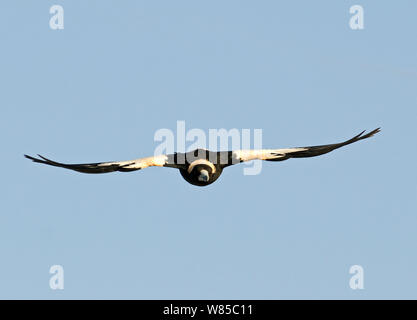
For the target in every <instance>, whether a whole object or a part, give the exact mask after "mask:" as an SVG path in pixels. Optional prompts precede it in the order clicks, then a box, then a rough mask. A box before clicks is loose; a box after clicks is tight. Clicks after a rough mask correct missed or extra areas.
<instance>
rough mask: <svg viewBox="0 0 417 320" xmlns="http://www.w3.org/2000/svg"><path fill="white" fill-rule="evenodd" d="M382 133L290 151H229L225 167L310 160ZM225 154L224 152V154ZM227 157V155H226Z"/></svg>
mask: <svg viewBox="0 0 417 320" xmlns="http://www.w3.org/2000/svg"><path fill="white" fill-rule="evenodd" d="M379 131H380V128H377V129H375V130H372V131H371V132H369V133H367V134H364V133H365V131H362V132H361V133H360V134H358V135H356V136H354V137H353V138H352V139H349V140H346V141H344V142H340V143H334V144H326V145H321V146H310V147H298V148H289V149H261V150H236V151H228V152H227V157H228V163H227V164H226V165H225V166H228V165H232V164H236V163H239V162H244V161H251V160H266V161H283V160H287V159H289V158H308V157H316V156H320V155H322V154H325V153H328V152H330V151H333V150H335V149H338V148H341V147H343V146H346V145H348V144H351V143H354V142H357V141H359V140H363V139H367V138H370V137H372V136H373V135H375V134H376V133H378V132H379ZM223 153H224V152H223ZM224 156H226V153H224Z"/></svg>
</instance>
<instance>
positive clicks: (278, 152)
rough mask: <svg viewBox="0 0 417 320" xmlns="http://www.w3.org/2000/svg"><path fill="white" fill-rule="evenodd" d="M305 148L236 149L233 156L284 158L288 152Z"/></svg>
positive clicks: (261, 158) (240, 157)
mask: <svg viewBox="0 0 417 320" xmlns="http://www.w3.org/2000/svg"><path fill="white" fill-rule="evenodd" d="M304 150H306V148H290V149H260V150H236V151H233V157H234V158H236V159H239V160H240V161H251V160H273V159H279V158H283V157H285V156H286V155H287V154H288V153H292V152H297V151H304Z"/></svg>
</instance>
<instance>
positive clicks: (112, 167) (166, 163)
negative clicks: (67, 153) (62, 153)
mask: <svg viewBox="0 0 417 320" xmlns="http://www.w3.org/2000/svg"><path fill="white" fill-rule="evenodd" d="M38 156H39V158H34V157H31V156H28V155H26V154H25V157H26V158H27V159H30V160H32V161H34V162H37V163H43V164H47V165H50V166H55V167H61V168H65V169H70V170H75V171H78V172H83V173H107V172H113V171H121V172H129V171H135V170H141V169H144V168H147V167H152V166H157V167H174V168H178V167H180V166H177V165H176V164H175V163H174V155H159V156H154V157H148V158H140V159H136V160H128V161H113V162H97V163H80V164H66V163H60V162H55V161H52V160H49V159H47V158H45V157H43V156H41V155H38Z"/></svg>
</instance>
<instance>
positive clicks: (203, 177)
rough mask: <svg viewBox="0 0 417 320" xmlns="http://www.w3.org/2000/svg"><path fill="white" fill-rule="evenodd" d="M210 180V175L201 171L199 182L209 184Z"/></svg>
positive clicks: (205, 171)
mask: <svg viewBox="0 0 417 320" xmlns="http://www.w3.org/2000/svg"><path fill="white" fill-rule="evenodd" d="M208 180H209V173H208V171H207V170H201V171H200V175H199V176H198V181H202V182H207V181H208Z"/></svg>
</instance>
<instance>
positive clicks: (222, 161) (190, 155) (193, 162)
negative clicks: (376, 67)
mask: <svg viewBox="0 0 417 320" xmlns="http://www.w3.org/2000/svg"><path fill="white" fill-rule="evenodd" d="M379 131H380V128H377V129H375V130H373V131H371V132H369V133H366V134H364V133H365V131H362V132H361V133H360V134H358V135H357V136H355V137H353V138H352V139H349V140H346V141H344V142H340V143H334V144H326V145H321V146H311V147H298V148H289V149H260V150H236V151H219V152H213V151H209V150H205V149H196V150H194V151H190V152H187V153H174V154H169V155H159V156H154V157H149V158H140V159H136V160H129V161H114V162H98V163H84V164H65V163H60V162H55V161H52V160H49V159H47V158H45V157H43V156H41V155H38V156H39V158H34V157H31V156H28V155H25V157H26V158H28V159H30V160H32V161H34V162H38V163H43V164H48V165H50V166H55V167H61V168H65V169H70V170H75V171H78V172H83V173H106V172H113V171H121V172H129V171H135V170H141V169H144V168H147V167H153V166H157V167H170V168H176V169H179V170H180V173H181V175H182V177H183V178H184V179H185V180H186V181H187V182H189V183H191V184H193V185H196V186H201V187H202V186H207V185H209V184H212V183H213V182H214V181H216V180H217V179H218V178H219V177H220V175H221V173H222V171H223V169H224V168H226V167H228V166H230V165H233V164H237V163H240V162H245V161H251V160H256V159H258V160H266V161H283V160H287V159H289V158H308V157H315V156H320V155H322V154H325V153H328V152H330V151H333V150H335V149H338V148H340V147H343V146H345V145H348V144H351V143H354V142H356V141H359V140H363V139H367V138H369V137H372V136H373V135H374V134H376V133H378V132H379Z"/></svg>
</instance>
